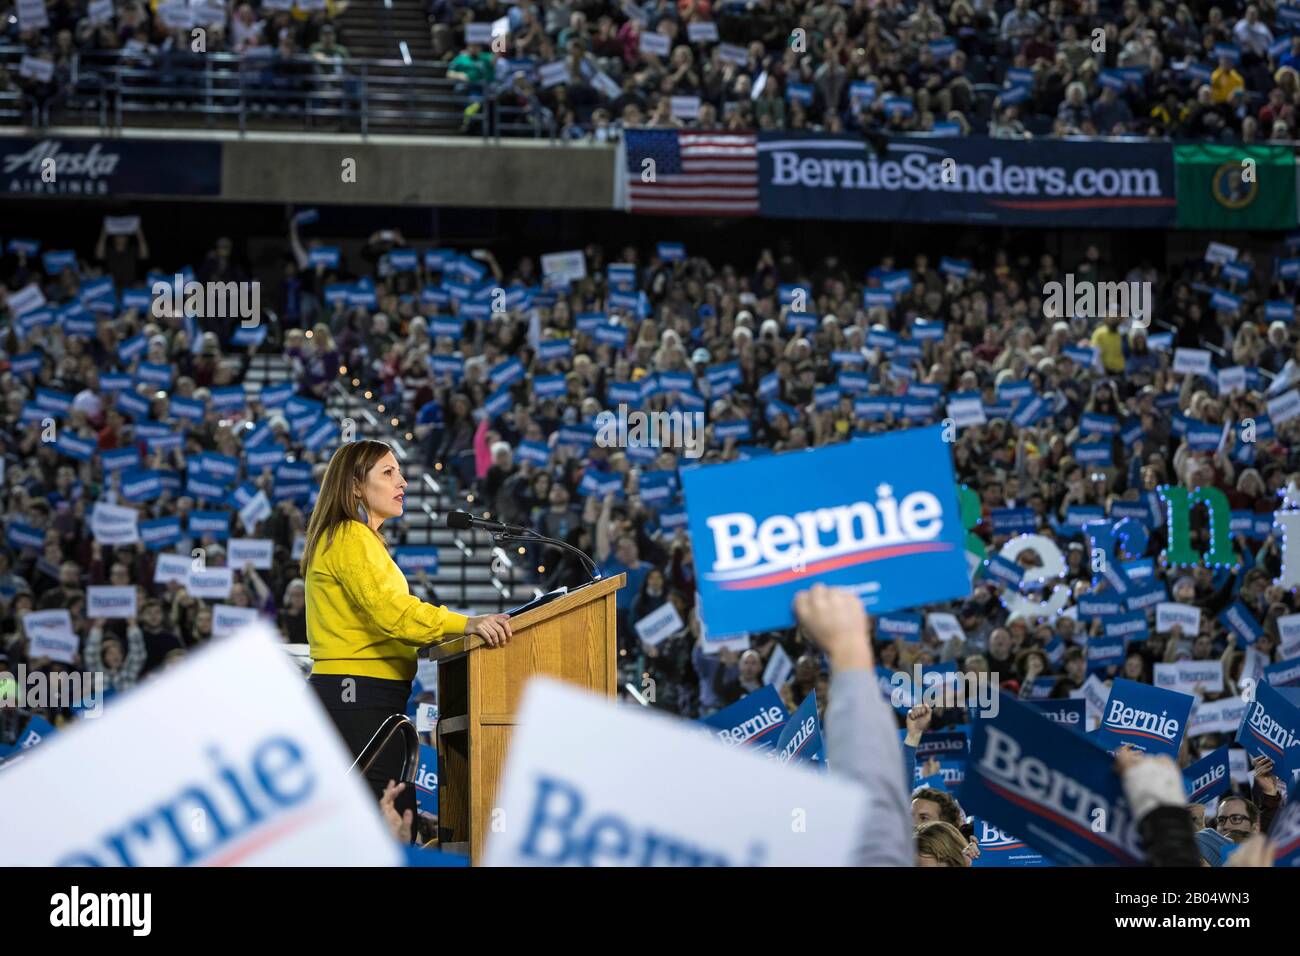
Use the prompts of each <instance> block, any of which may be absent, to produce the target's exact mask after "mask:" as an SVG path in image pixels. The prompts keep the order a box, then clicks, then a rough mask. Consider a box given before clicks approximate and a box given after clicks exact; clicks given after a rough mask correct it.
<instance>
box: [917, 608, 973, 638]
mask: <svg viewBox="0 0 1300 956" xmlns="http://www.w3.org/2000/svg"><path fill="white" fill-rule="evenodd" d="M925 623H926V624H927V625H929V628H930V630H932V631H934V636H935V637H937V638H939V640H941V641H943V642H944V643H945V644H947V643H948V642H949V641H951V640H952V639H953V638H954V637H955V638H957V639H958V640H959V641H964V640H966V632H965V631H963V630H962V629H961V622H960V621H958V620H957V616H956V615H955V614H947V613H944V612H942V611H931V612H930V613H929V614H927V615H926V616H925Z"/></svg>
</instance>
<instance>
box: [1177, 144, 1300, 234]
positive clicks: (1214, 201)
mask: <svg viewBox="0 0 1300 956" xmlns="http://www.w3.org/2000/svg"><path fill="white" fill-rule="evenodd" d="M1174 165H1175V175H1176V179H1177V184H1178V228H1180V229H1294V228H1295V226H1296V198H1295V197H1296V165H1295V152H1294V150H1292V149H1291V147H1289V146H1246V145H1240V144H1238V145H1231V146H1220V145H1216V144H1208V143H1194V144H1190V145H1186V146H1175V147H1174Z"/></svg>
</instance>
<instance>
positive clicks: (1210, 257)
mask: <svg viewBox="0 0 1300 956" xmlns="http://www.w3.org/2000/svg"><path fill="white" fill-rule="evenodd" d="M1238 252H1239V250H1238V249H1237V247H1236V246H1230V245H1228V244H1227V243H1223V242H1211V243H1210V244H1209V245H1208V246H1206V247H1205V261H1206V262H1213V263H1216V264H1217V265H1223V264H1224V263H1225V262H1236V261H1237V255H1238Z"/></svg>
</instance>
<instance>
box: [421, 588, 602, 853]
mask: <svg viewBox="0 0 1300 956" xmlns="http://www.w3.org/2000/svg"><path fill="white" fill-rule="evenodd" d="M626 579H627V576H626V575H624V574H620V575H617V576H616V577H612V578H606V579H603V580H600V581H597V582H595V583H594V584H589V585H587V586H585V587H583V588H581V589H579V590H576V591H574V592H573V593H571V594H566V595H565V596H564V597H561V598H557V599H556V600H554V601H551V602H550V603H549V604H543V605H542V606H540V607H535V608H532V609H530V610H527V611H524V612H523V613H522V614H519V615H518V616H516V617H513V618H511V620H510V628H511V632H512V634H513V637H512V638H511V641H510V643H509V644H508V645H506V646H505V647H504V648H500V647H498V648H493V647H488V646H487V645H485V644H484V643H483V640H482V638H480V637H477V636H476V637H468V638H466V637H456V638H453V639H451V640H449V641H444V642H443V643H441V644H438V645H436V646H434V647H432V648H430V650H429V653H428V656H429V658H430V659H431V660H435V661H437V662H438V726H437V741H438V830H439V836H440V843H441V845H442V847H443V848H444V849H447V850H452V851H456V852H461V853H469V855H470V862H471V863H472V864H474V865H477V864H478V862H479V861H480V860H481V859H482V854H483V843H484V840H485V838H486V836H487V834H488V832H489V830H490V828H491V825H492V807H493V801H494V800H495V799H496V790H497V785H498V783H499V782H500V780H501V774H502V772H503V770H504V769H505V760H506V750H507V748H508V746H509V744H510V729H511V728H512V727H513V726H514V725H515V712H516V711H517V710H518V708H519V701H520V698H521V696H522V695H523V690H524V685H525V684H526V683H527V682H528V679H529V678H530V677H532V676H533V675H534V674H546V675H549V676H551V677H555V678H558V679H560V680H564V681H568V682H569V683H572V684H577V685H578V686H579V687H586V688H588V689H590V690H593V691H595V692H597V693H599V694H604V695H605V696H606V697H609V698H613V697H614V696H615V691H616V677H615V675H616V673H617V670H618V657H617V655H618V651H617V647H616V645H617V626H616V624H615V592H617V591H618V589H619V588H621V587H623V584H624V582H625V581H626Z"/></svg>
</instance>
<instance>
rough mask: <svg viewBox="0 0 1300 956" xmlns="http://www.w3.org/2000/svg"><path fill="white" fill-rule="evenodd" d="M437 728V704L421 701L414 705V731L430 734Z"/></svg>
mask: <svg viewBox="0 0 1300 956" xmlns="http://www.w3.org/2000/svg"><path fill="white" fill-rule="evenodd" d="M437 728H438V705H437V704H430V703H423V704H416V705H415V732H416V733H418V734H431V733H433V732H434V731H435V730H436V729H437Z"/></svg>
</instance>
